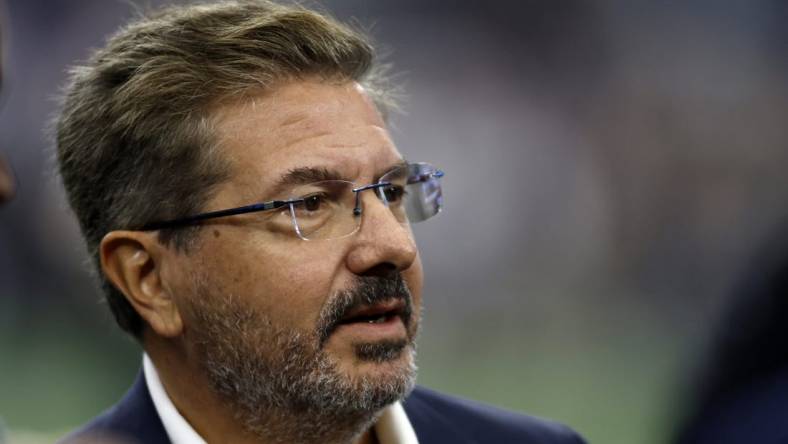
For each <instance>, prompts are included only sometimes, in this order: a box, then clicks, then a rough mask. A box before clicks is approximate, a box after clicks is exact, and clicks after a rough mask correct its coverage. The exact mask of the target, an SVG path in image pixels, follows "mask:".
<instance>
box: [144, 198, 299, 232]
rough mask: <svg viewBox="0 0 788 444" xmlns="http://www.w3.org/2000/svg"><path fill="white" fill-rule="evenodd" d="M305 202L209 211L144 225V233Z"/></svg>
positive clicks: (281, 201) (276, 201)
mask: <svg viewBox="0 0 788 444" xmlns="http://www.w3.org/2000/svg"><path fill="white" fill-rule="evenodd" d="M298 202H303V199H293V200H272V201H270V202H261V203H256V204H252V205H246V206H243V207H238V208H230V209H227V210H219V211H209V212H207V213H201V214H196V215H194V216H189V217H184V218H180V219H173V220H167V221H161V222H151V223H149V224H146V225H144V226H143V227H142V228H141V230H142V231H152V230H161V229H165V228H175V227H180V226H184V225H193V224H195V223H197V222H201V221H204V220H207V219H215V218H217V217H225V216H235V215H237V214H246V213H255V212H259V211H268V210H273V209H276V208H280V207H283V206H285V205H290V204H292V203H298Z"/></svg>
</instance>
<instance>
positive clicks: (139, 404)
mask: <svg viewBox="0 0 788 444" xmlns="http://www.w3.org/2000/svg"><path fill="white" fill-rule="evenodd" d="M169 442H170V440H169V438H168V437H167V432H166V431H165V430H164V425H162V423H161V419H159V415H158V413H157V412H156V407H154V405H153V400H152V399H151V397H150V393H148V388H147V384H146V382H145V377H144V375H143V373H142V372H141V371H140V373H139V375H138V376H137V380H136V381H135V382H134V384H133V385H132V386H131V388H130V389H129V391H128V392H127V393H126V395H125V396H124V397H123V399H121V400H120V402H118V403H117V404H116V405H115V406H113V407H112V408H110V409H109V410H107V411H105V412H104V413H102V414H101V415H99V416H97V417H96V418H94V419H93V420H92V421H90V422H89V423H87V424H86V425H84V426H83V427H81V428H80V429H78V430H76V431H74V432H72V433H71V434H70V435H68V436H66V437H65V438H63V439H62V440H60V441H58V444H99V443H101V444H143V443H144V444H169Z"/></svg>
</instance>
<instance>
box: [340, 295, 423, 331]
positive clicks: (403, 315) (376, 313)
mask: <svg viewBox="0 0 788 444" xmlns="http://www.w3.org/2000/svg"><path fill="white" fill-rule="evenodd" d="M408 317H409V313H408V310H407V304H406V303H405V301H403V300H402V299H394V300H388V301H386V302H381V303H377V304H372V305H364V306H361V307H358V308H356V309H353V310H351V311H350V312H349V313H348V314H346V315H345V316H344V317H342V319H340V320H339V322H338V323H337V326H340V325H347V324H356V323H360V324H385V323H387V322H390V321H393V320H395V319H397V318H399V319H401V320H402V322H403V324H407V319H408Z"/></svg>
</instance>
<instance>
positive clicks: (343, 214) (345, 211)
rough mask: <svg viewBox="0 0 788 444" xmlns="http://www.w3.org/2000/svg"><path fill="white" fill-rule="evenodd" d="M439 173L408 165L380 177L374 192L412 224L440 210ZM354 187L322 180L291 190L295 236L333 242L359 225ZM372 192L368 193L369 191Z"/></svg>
mask: <svg viewBox="0 0 788 444" xmlns="http://www.w3.org/2000/svg"><path fill="white" fill-rule="evenodd" d="M442 175H443V173H442V172H440V171H438V170H437V169H436V168H435V167H433V166H432V165H430V164H427V163H412V164H408V165H405V166H402V167H398V168H396V169H394V170H392V171H389V172H388V173H386V174H384V175H383V176H382V177H381V178H380V180H379V181H378V183H377V185H378V186H375V187H374V191H375V192H376V193H377V195H378V197H379V198H380V199H381V201H383V203H384V204H386V205H387V206H388V208H389V210H390V211H391V213H392V214H393V215H394V217H395V218H396V219H397V220H398V221H399V222H400V223H403V224H404V223H408V222H410V223H416V222H421V221H423V220H426V219H429V218H430V217H432V216H434V215H436V214H438V212H440V210H441V208H442V207H443V195H442V192H441V185H440V177H441V176H442ZM355 188H356V184H354V183H353V182H348V181H344V180H326V181H321V182H315V183H311V184H308V185H303V186H300V187H298V188H297V189H295V190H293V192H292V196H293V197H292V199H291V200H294V201H295V202H293V203H291V204H290V214H291V219H292V223H293V226H294V227H295V230H296V233H297V234H298V236H299V237H301V238H302V239H305V240H316V239H336V238H340V237H344V236H348V235H350V234H352V233H354V232H355V231H356V230H357V229H358V228H359V226H360V225H361V217H360V215H358V214H356V213H355V212H354V211H353V210H354V209H355V207H356V202H357V199H356V193H362V192H364V191H354V190H355ZM370 191H372V190H370Z"/></svg>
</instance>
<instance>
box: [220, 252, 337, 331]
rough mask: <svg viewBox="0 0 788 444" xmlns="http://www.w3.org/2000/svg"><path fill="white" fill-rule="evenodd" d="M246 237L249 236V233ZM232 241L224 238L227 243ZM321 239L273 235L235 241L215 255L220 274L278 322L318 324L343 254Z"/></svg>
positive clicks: (232, 289) (236, 292)
mask: <svg viewBox="0 0 788 444" xmlns="http://www.w3.org/2000/svg"><path fill="white" fill-rule="evenodd" d="M247 239H248V236H247ZM230 245H231V244H230V243H229V242H228V243H225V246H230ZM321 247H324V246H323V245H320V244H317V243H314V244H313V243H311V242H304V241H301V240H298V241H297V242H293V243H291V242H282V241H281V240H280V241H279V242H274V241H271V240H270V239H265V240H259V241H256V242H255V241H246V242H242V243H236V244H235V245H234V246H232V247H230V248H226V249H224V253H223V254H221V255H217V257H216V260H215V261H214V263H215V267H216V268H217V269H218V271H217V272H218V273H219V274H221V275H224V276H226V277H221V276H219V278H220V279H222V280H223V281H224V282H226V283H227V285H229V286H230V288H228V291H233V292H234V293H235V294H236V295H238V296H239V297H241V298H242V299H244V300H246V301H248V303H250V304H255V305H256V306H257V308H259V309H260V310H264V311H266V312H267V313H269V314H270V315H271V318H272V319H273V320H274V321H276V322H281V324H280V325H283V326H289V327H293V326H296V327H297V328H301V329H309V330H311V329H312V328H314V323H315V322H316V320H317V319H318V317H319V313H320V309H321V308H322V306H323V304H324V302H325V301H326V299H327V297H328V296H329V295H330V294H331V292H332V290H333V289H334V284H335V278H336V276H337V275H338V270H337V264H340V263H341V260H340V259H337V258H335V256H336V255H337V254H336V252H335V254H333V255H332V254H331V253H332V252H331V251H328V250H326V249H325V248H321Z"/></svg>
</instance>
